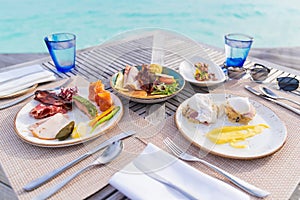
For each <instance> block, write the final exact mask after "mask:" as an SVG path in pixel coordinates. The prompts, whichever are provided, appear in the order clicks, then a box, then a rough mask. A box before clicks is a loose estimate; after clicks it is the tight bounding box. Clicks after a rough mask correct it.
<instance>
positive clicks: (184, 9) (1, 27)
mask: <svg viewBox="0 0 300 200" xmlns="http://www.w3.org/2000/svg"><path fill="white" fill-rule="evenodd" d="M0 5H1V6H0V53H30V52H47V48H46V46H45V44H44V41H43V38H44V36H46V35H48V34H50V33H54V32H72V33H74V34H76V36H77V49H82V48H86V47H90V46H94V45H98V44H101V43H102V42H103V41H105V40H108V39H110V38H111V37H113V36H115V35H118V34H120V33H122V32H125V31H128V30H133V29H137V28H146V27H152V28H153V27H156V28H163V29H169V30H173V31H176V32H178V33H181V34H184V35H186V36H188V37H190V38H192V39H194V40H197V41H200V42H203V43H207V44H211V45H214V46H218V47H221V48H223V46H224V39H223V36H224V34H227V33H231V32H242V33H245V34H248V35H251V36H253V37H254V43H253V46H252V47H256V48H258V47H287V46H289V47H291V46H300V2H299V1H298V0H285V1H282V0H242V1H238V0H184V1H178V0H177V1H176V0H118V1H112V0H106V1H99V0H59V1H58V0H52V1H49V0H26V1H25V0H24V1H17V0H0Z"/></svg>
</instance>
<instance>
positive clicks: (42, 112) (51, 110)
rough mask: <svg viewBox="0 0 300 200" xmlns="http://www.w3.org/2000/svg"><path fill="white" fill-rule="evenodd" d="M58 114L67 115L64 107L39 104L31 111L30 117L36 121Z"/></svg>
mask: <svg viewBox="0 0 300 200" xmlns="http://www.w3.org/2000/svg"><path fill="white" fill-rule="evenodd" d="M56 113H62V114H65V113H67V109H65V108H64V107H63V106H54V105H45V104H39V105H37V106H36V107H34V108H33V109H32V110H31V111H30V113H29V114H30V115H31V116H32V117H34V118H35V119H43V118H46V117H50V116H53V115H55V114H56Z"/></svg>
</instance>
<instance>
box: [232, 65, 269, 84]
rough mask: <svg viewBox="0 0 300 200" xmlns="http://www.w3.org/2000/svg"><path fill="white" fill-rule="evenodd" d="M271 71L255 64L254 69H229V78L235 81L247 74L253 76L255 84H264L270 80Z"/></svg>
mask: <svg viewBox="0 0 300 200" xmlns="http://www.w3.org/2000/svg"><path fill="white" fill-rule="evenodd" d="M270 71H271V70H270V69H269V68H267V67H265V66H264V65H262V64H258V63H255V64H254V65H253V66H252V67H250V68H248V69H245V68H239V67H228V68H227V73H228V77H229V78H233V79H240V78H242V77H243V76H244V75H245V74H246V73H247V72H248V74H249V75H250V76H251V79H252V80H253V81H255V82H263V81H264V80H266V78H268V75H269V73H270Z"/></svg>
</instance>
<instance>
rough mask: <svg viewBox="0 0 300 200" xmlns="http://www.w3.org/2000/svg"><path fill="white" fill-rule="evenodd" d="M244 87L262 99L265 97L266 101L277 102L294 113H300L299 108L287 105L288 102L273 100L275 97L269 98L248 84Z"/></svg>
mask: <svg viewBox="0 0 300 200" xmlns="http://www.w3.org/2000/svg"><path fill="white" fill-rule="evenodd" d="M245 89H246V90H248V91H249V92H251V93H253V94H255V95H256V96H259V97H261V98H263V99H266V100H268V101H272V102H274V103H276V104H278V105H280V106H282V107H284V108H286V109H288V110H290V111H292V112H294V113H296V114H298V115H300V110H299V109H297V108H294V107H292V106H290V105H288V104H285V103H283V102H280V101H277V100H275V99H271V98H269V97H267V96H265V95H264V94H262V93H260V92H258V91H257V90H255V89H253V88H252V87H250V86H249V85H245Z"/></svg>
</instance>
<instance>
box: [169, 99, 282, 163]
mask: <svg viewBox="0 0 300 200" xmlns="http://www.w3.org/2000/svg"><path fill="white" fill-rule="evenodd" d="M208 94H209V95H223V94H222V93H208ZM228 95H232V96H238V97H243V96H240V95H235V94H228V93H227V94H225V96H226V97H227V96H228ZM190 98H191V97H190ZM190 98H188V99H186V100H185V101H183V102H182V103H181V104H180V105H179V106H178V108H177V110H176V113H175V115H174V118H175V124H176V127H177V129H178V130H179V132H180V133H181V135H182V136H183V137H184V138H185V139H187V140H188V141H189V142H190V143H191V144H193V145H194V146H196V147H198V148H201V149H202V150H204V151H206V152H208V153H209V154H213V155H216V156H220V157H223V158H230V159H238V160H253V159H259V158H263V157H266V156H269V155H272V154H274V153H276V152H277V151H279V150H280V149H281V148H282V147H283V146H284V144H285V143H286V140H287V128H286V125H285V123H284V122H283V121H282V120H281V119H280V118H279V117H278V116H277V114H276V113H275V112H274V111H273V110H272V109H271V108H269V107H268V106H265V105H263V104H261V103H259V102H258V101H255V100H252V99H251V101H254V102H256V103H258V104H259V105H260V106H263V107H265V108H267V109H269V110H270V111H271V112H272V114H274V115H275V116H276V117H277V118H278V119H280V121H281V123H282V125H283V128H284V138H283V140H282V142H281V144H280V145H279V146H278V147H277V148H276V149H274V150H272V151H270V152H267V153H263V154H260V155H258V156H231V155H226V154H224V153H219V152H215V151H213V149H209V148H206V147H205V146H202V145H200V144H198V143H196V142H195V141H193V140H192V139H191V138H190V137H188V136H187V135H186V134H185V133H184V131H183V130H182V129H181V128H180V126H179V124H178V123H179V122H178V121H177V116H178V115H179V114H180V113H179V112H180V111H179V110H180V109H179V108H181V106H182V104H183V103H185V102H186V101H188V100H189V99H190Z"/></svg>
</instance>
